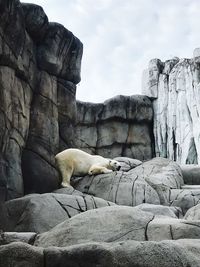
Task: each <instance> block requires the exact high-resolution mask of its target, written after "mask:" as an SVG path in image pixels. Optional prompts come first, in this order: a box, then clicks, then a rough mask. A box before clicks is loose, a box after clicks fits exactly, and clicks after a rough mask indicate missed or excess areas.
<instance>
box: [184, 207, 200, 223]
mask: <svg viewBox="0 0 200 267" xmlns="http://www.w3.org/2000/svg"><path fill="white" fill-rule="evenodd" d="M184 218H185V219H186V220H190V221H191V220H194V221H197V220H200V204H197V205H195V206H194V207H192V208H190V209H189V210H188V211H187V212H186V214H185V216H184Z"/></svg>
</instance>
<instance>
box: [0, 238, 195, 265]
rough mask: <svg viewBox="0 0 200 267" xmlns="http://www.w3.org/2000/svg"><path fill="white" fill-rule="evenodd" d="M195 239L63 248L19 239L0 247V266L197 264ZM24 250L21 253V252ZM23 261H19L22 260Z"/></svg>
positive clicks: (92, 244) (91, 244)
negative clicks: (38, 245)
mask: <svg viewBox="0 0 200 267" xmlns="http://www.w3.org/2000/svg"><path fill="white" fill-rule="evenodd" d="M199 249H200V243H199V240H184V239H183V240H176V241H171V240H170V241H162V242H152V241H150V242H138V241H124V242H115V243H109V244H108V243H97V242H93V243H89V244H80V245H76V246H69V247H65V248H55V247H52V248H46V249H42V248H38V247H33V246H30V245H28V244H24V243H21V242H17V243H12V244H10V245H6V246H1V247H0V267H4V266H9V265H8V264H9V263H10V262H11V261H12V262H13V263H14V266H15V267H19V266H20V267H25V266H30V267H43V266H44V262H45V266H46V267H57V266H59V267H65V266H66V264H67V266H69V267H74V266H80V265H81V266H83V267H88V266H90V267H96V266H101V267H115V266H116V264H117V266H119V267H129V266H133V267H136V266H137V267H152V266H155V267H169V266H176V267H188V266H191V267H197V266H198V264H199V261H200V257H199V252H198V251H199ZM23 252H24V253H23ZM20 260H21V261H20ZM22 260H23V261H22Z"/></svg>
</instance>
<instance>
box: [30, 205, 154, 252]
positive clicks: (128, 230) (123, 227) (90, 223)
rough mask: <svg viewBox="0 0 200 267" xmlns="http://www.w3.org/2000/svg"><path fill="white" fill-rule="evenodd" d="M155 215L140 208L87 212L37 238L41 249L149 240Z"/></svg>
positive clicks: (112, 208)
mask: <svg viewBox="0 0 200 267" xmlns="http://www.w3.org/2000/svg"><path fill="white" fill-rule="evenodd" d="M100 218H101V219H100ZM152 219H153V215H152V214H151V213H146V212H143V211H140V210H139V209H137V208H132V207H123V206H113V207H109V208H101V209H97V210H94V211H89V212H84V213H83V214H81V216H80V215H77V216H75V217H73V218H71V219H70V220H67V221H64V222H63V223H61V224H59V225H57V226H56V227H54V228H53V229H52V230H50V231H49V232H46V233H43V234H40V235H38V236H37V237H36V241H35V243H34V244H35V245H37V246H41V247H49V246H59V247H64V246H66V245H75V244H80V243H88V242H91V241H98V242H113V241H122V240H129V239H134V240H145V234H146V226H147V224H148V223H149V222H150V221H151V220H152Z"/></svg>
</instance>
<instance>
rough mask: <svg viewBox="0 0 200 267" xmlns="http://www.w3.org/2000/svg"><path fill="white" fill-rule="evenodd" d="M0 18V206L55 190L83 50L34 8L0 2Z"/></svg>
mask: <svg viewBox="0 0 200 267" xmlns="http://www.w3.org/2000/svg"><path fill="white" fill-rule="evenodd" d="M0 13H1V18H0V88H1V93H0V102H1V108H0V124H1V130H0V151H1V153H0V200H2V201H4V200H7V199H12V198H16V197H20V196H23V195H24V189H25V193H32V192H39V193H43V192H49V191H53V190H55V189H57V188H58V187H59V184H60V180H59V177H58V173H57V171H56V169H55V166H54V155H55V154H56V153H57V152H58V151H60V150H62V149H64V148H67V147H70V146H72V145H73V139H74V134H73V130H72V128H73V127H74V123H75V119H74V118H75V117H76V100H75V94H76V84H77V83H78V82H79V81H80V68H81V57H82V50H83V45H82V43H81V42H80V41H79V40H78V39H77V38H76V37H75V36H74V35H73V34H72V33H71V32H70V31H68V30H67V29H65V28H64V27H63V26H62V25H59V24H55V23H49V22H48V18H47V16H46V14H45V13H44V11H43V9H42V8H41V7H39V6H37V5H34V4H21V3H20V2H19V1H18V0H10V1H1V2H0ZM51 38H53V41H52V39H51ZM66 129H67V131H66ZM63 132H65V134H63Z"/></svg>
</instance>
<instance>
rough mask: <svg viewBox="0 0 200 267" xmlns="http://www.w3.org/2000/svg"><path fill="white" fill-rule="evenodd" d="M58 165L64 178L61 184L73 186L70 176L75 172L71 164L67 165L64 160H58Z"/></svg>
mask: <svg viewBox="0 0 200 267" xmlns="http://www.w3.org/2000/svg"><path fill="white" fill-rule="evenodd" d="M56 165H57V168H58V170H59V172H60V175H61V178H62V183H61V185H62V186H63V187H71V185H70V178H71V176H72V173H73V169H72V167H69V166H67V167H66V163H65V162H64V161H59V160H56Z"/></svg>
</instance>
